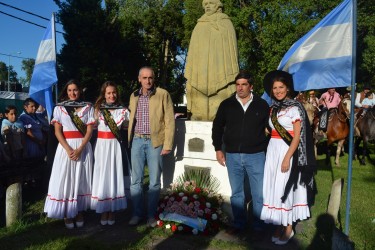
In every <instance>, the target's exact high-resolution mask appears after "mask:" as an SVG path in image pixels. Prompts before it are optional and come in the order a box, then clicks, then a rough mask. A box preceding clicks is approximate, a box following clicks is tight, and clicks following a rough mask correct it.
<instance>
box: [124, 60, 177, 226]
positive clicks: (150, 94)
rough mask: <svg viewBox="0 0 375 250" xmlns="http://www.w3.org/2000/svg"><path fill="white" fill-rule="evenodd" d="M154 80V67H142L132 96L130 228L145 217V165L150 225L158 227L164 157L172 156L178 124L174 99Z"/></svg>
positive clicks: (129, 134)
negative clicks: (137, 85) (148, 179)
mask: <svg viewBox="0 0 375 250" xmlns="http://www.w3.org/2000/svg"><path fill="white" fill-rule="evenodd" d="M154 77H155V75H154V71H153V69H152V68H150V67H143V68H141V69H140V70H139V75H138V81H139V82H140V84H141V88H140V89H138V90H136V91H135V92H134V93H133V94H132V95H131V96H130V105H129V109H130V121H129V132H128V140H129V142H130V145H131V163H132V173H131V185H130V195H131V200H132V207H133V216H132V218H131V219H130V221H129V225H132V226H134V225H137V224H138V223H139V222H140V221H141V220H142V218H143V216H144V208H143V204H144V201H143V176H144V168H145V165H146V162H147V166H148V171H149V176H150V185H149V189H148V193H147V197H148V202H147V225H148V226H151V227H154V226H155V225H156V219H155V215H156V209H157V205H158V201H159V195H160V186H161V184H160V182H161V181H160V177H161V173H162V169H163V156H164V155H167V154H169V153H170V152H171V150H172V147H173V139H174V131H175V121H174V112H173V103H172V99H171V97H170V95H169V93H168V92H167V91H166V90H164V89H162V88H159V87H156V86H155V84H154V81H155V79H154Z"/></svg>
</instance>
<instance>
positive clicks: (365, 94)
mask: <svg viewBox="0 0 375 250" xmlns="http://www.w3.org/2000/svg"><path fill="white" fill-rule="evenodd" d="M369 99H370V100H369ZM372 100H374V99H373V94H372V93H371V86H370V84H367V83H366V84H365V85H364V86H363V90H362V92H360V93H357V95H356V98H355V108H356V110H355V111H356V113H357V118H359V117H363V116H364V115H365V113H366V110H367V109H368V108H371V106H372V105H371V104H372V103H373V101H372Z"/></svg>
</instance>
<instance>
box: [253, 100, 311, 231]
mask: <svg viewBox="0 0 375 250" xmlns="http://www.w3.org/2000/svg"><path fill="white" fill-rule="evenodd" d="M277 117H278V118H277V119H278V121H279V123H280V124H281V125H282V126H283V127H284V128H285V129H286V130H288V131H293V123H294V122H296V121H298V120H301V117H300V114H299V111H298V108H297V107H290V108H287V109H286V110H282V111H280V112H279V113H278V114H277ZM269 124H270V126H271V128H272V129H273V133H272V134H273V135H274V134H277V132H276V131H274V129H275V128H274V126H273V124H272V121H271V118H270V120H269ZM288 149H289V146H288V145H287V144H286V143H285V142H284V141H283V139H281V137H280V136H271V140H270V142H269V144H268V148H267V154H266V162H265V166H264V180H263V208H262V213H261V216H260V218H261V219H262V220H264V221H265V223H271V224H274V225H283V226H287V225H292V224H293V222H295V221H297V220H304V219H307V218H308V217H310V210H309V207H308V204H307V191H306V188H305V187H304V186H302V185H300V184H299V180H298V188H297V189H296V190H294V191H293V189H294V188H292V189H291V191H290V193H289V195H288V197H287V199H286V200H285V202H284V203H282V202H281V197H282V196H283V195H284V190H285V185H286V183H287V181H288V179H289V175H290V168H289V171H287V172H285V173H282V172H281V164H282V161H283V159H284V156H285V154H286V152H287V151H288ZM292 160H293V157H292V159H291V160H290V164H292ZM299 178H300V177H299Z"/></svg>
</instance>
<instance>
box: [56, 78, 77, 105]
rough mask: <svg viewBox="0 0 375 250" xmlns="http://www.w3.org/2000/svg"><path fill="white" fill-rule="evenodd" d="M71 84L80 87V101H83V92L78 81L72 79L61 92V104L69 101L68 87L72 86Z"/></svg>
mask: <svg viewBox="0 0 375 250" xmlns="http://www.w3.org/2000/svg"><path fill="white" fill-rule="evenodd" d="M71 84H75V85H76V86H77V87H78V89H79V99H80V100H82V99H83V91H82V89H81V87H80V86H79V83H78V81H77V80H75V79H71V80H69V81H68V82H67V83H66V84H65V86H64V88H63V89H62V90H61V94H60V96H59V101H60V102H63V101H67V100H69V97H68V86H69V85H71Z"/></svg>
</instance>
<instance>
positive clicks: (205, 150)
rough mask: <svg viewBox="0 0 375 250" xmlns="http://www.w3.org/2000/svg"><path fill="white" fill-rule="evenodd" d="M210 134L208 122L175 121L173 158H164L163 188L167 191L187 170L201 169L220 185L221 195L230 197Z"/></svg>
mask: <svg viewBox="0 0 375 250" xmlns="http://www.w3.org/2000/svg"><path fill="white" fill-rule="evenodd" d="M211 134H212V122H210V121H187V120H176V134H175V148H174V154H173V155H172V154H170V156H168V157H166V158H165V161H166V162H165V164H164V169H163V180H162V185H163V188H166V187H169V185H170V184H171V183H172V182H173V181H175V180H176V178H177V177H179V176H180V175H181V174H183V173H184V172H185V170H186V169H187V168H202V169H205V170H207V171H209V173H210V174H211V175H213V176H215V177H216V178H217V179H218V180H219V181H220V189H219V193H220V194H222V195H223V196H224V197H229V196H230V195H231V188H230V185H229V179H228V173H227V169H226V167H223V166H221V165H220V164H219V163H218V162H217V161H216V152H215V148H214V147H213V146H212V139H211Z"/></svg>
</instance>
